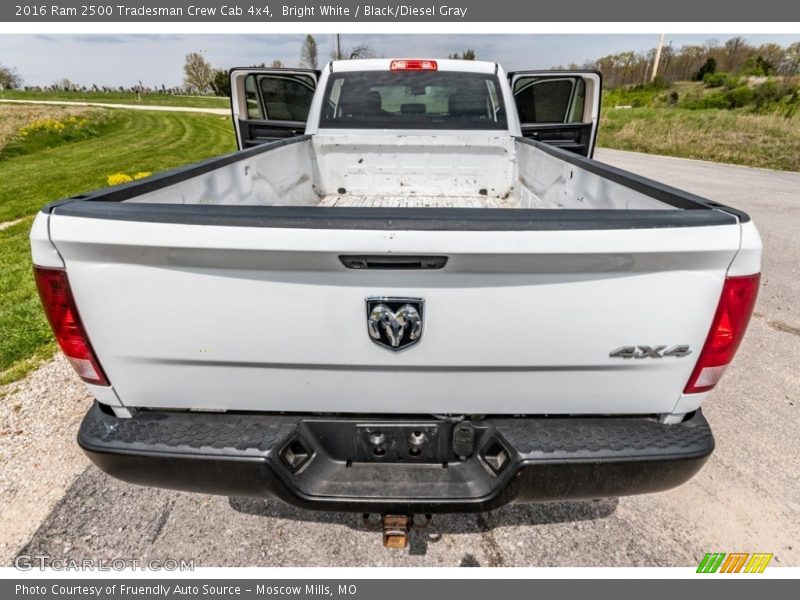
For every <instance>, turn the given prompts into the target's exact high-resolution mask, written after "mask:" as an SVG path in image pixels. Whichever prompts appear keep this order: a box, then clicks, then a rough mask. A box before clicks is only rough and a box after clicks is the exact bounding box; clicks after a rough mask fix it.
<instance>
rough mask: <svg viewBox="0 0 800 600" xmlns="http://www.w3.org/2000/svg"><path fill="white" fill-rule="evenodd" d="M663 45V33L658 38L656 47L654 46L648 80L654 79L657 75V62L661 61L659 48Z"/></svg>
mask: <svg viewBox="0 0 800 600" xmlns="http://www.w3.org/2000/svg"><path fill="white" fill-rule="evenodd" d="M663 47H664V34H663V33H662V34H661V36H660V37H659V38H658V47H657V48H656V57H655V59H654V60H653V73H652V74H651V75H650V81H655V78H656V75H658V63H659V62H661V49H662V48H663Z"/></svg>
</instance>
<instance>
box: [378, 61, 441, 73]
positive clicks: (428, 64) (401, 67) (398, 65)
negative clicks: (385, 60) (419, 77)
mask: <svg viewBox="0 0 800 600" xmlns="http://www.w3.org/2000/svg"><path fill="white" fill-rule="evenodd" d="M438 68H439V65H437V64H436V61H435V60H421V59H403V60H393V61H392V63H391V64H390V65H389V70H390V71H436V70H437V69H438Z"/></svg>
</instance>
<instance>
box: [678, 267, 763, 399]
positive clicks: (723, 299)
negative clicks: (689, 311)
mask: <svg viewBox="0 0 800 600" xmlns="http://www.w3.org/2000/svg"><path fill="white" fill-rule="evenodd" d="M760 279H761V275H760V274H758V273H757V274H755V275H746V276H744V277H728V278H727V279H726V280H725V284H724V285H723V286H722V295H721V296H720V299H719V305H717V312H716V314H715V315H714V320H713V321H712V322H711V330H710V331H709V332H708V337H706V343H705V344H704V345H703V350H702V351H701V352H700V356H699V358H698V359H697V364H696V365H695V367H694V371H692V376H691V377H690V378H689V382H688V383H687V384H686V388H685V389H684V390H683V393H684V394H697V393H700V392H707V391H708V390H710V389H711V388H713V387H714V386H715V385H717V382H718V381H719V380H720V378H721V377H722V374H723V373H724V372H725V368H726V367H727V366H728V364H730V362H731V361H732V360H733V356H734V355H735V354H736V350H737V349H738V348H739V344H740V343H741V341H742V338H743V337H744V332H745V330H746V329H747V324H748V323H749V322H750V315H751V314H753V307H754V306H755V304H756V296H758V282H759V281H760Z"/></svg>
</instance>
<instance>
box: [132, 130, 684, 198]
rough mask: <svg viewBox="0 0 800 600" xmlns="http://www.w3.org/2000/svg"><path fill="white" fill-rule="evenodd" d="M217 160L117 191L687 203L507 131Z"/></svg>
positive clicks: (260, 151)
mask: <svg viewBox="0 0 800 600" xmlns="http://www.w3.org/2000/svg"><path fill="white" fill-rule="evenodd" d="M553 152H555V154H553ZM215 165H216V166H215V168H208V169H201V170H202V172H199V173H198V169H195V170H194V172H191V171H189V170H187V171H186V172H185V175H186V176H185V177H180V176H177V177H176V176H173V177H172V179H171V182H170V184H168V185H163V183H165V182H164V181H163V179H162V184H161V185H152V186H147V185H143V186H141V187H138V188H137V187H135V186H134V187H131V186H127V187H125V186H121V187H120V188H119V189H120V190H121V191H124V190H128V189H138V190H141V191H140V192H139V193H133V194H131V193H123V194H122V195H121V197H119V196H118V197H119V199H120V200H121V201H124V202H131V203H133V202H138V203H151V204H198V205H208V204H212V205H223V206H292V207H328V208H330V207H334V208H454V209H457V208H471V209H498V208H503V209H506V208H508V209H540V208H544V209H581V210H586V209H594V210H618V211H626V210H648V211H664V210H667V211H672V210H675V209H676V208H684V207H685V206H676V205H675V204H674V203H671V202H670V201H664V199H663V198H662V197H661V196H662V195H659V194H652V193H649V192H650V189H649V188H647V187H646V186H644V187H643V186H638V187H637V186H631V185H627V184H625V183H621V182H620V181H618V179H617V178H614V177H608V176H607V175H606V174H605V173H603V172H597V170H596V165H597V163H594V162H592V161H587V160H585V159H576V158H575V155H570V154H569V153H565V152H561V151H558V150H552V149H550V148H547V147H545V146H543V145H541V144H537V143H535V142H530V141H528V140H525V139H522V138H514V137H511V136H508V135H505V136H501V135H497V136H494V137H491V138H487V136H485V135H483V136H469V135H451V136H443V137H437V136H415V135H401V134H393V135H386V136H360V137H359V136H348V142H347V144H343V143H342V142H341V140H340V139H337V138H336V137H335V136H330V137H326V136H315V137H314V138H313V139H312V138H310V137H304V138H295V139H293V140H290V141H287V142H278V143H276V144H270V145H269V146H265V147H260V148H259V147H257V148H253V149H250V150H245V151H242V152H239V153H236V154H233V155H229V156H228V157H224V158H223V159H215ZM211 166H212V164H211V163H209V167H211ZM142 188H144V189H142ZM684 204H686V203H684ZM689 204H691V203H689Z"/></svg>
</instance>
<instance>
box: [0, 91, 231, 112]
mask: <svg viewBox="0 0 800 600" xmlns="http://www.w3.org/2000/svg"><path fill="white" fill-rule="evenodd" d="M0 98H6V99H9V100H63V101H69V102H104V103H106V104H143V105H149V106H187V107H193V108H229V107H230V100H229V99H228V98H221V97H219V96H190V95H185V96H184V95H181V96H173V95H171V94H158V93H151V94H144V95H142V96H141V97H140V98H138V99H137V97H136V94H135V93H129V92H35V91H25V90H0Z"/></svg>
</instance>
